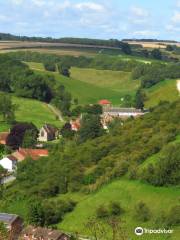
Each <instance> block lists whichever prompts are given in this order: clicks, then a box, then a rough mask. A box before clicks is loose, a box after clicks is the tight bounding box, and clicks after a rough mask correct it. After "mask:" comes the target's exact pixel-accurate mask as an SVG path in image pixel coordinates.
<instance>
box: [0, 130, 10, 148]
mask: <svg viewBox="0 0 180 240" xmlns="http://www.w3.org/2000/svg"><path fill="white" fill-rule="evenodd" d="M8 135H9V132H1V133H0V144H2V145H6V141H7V137H8Z"/></svg>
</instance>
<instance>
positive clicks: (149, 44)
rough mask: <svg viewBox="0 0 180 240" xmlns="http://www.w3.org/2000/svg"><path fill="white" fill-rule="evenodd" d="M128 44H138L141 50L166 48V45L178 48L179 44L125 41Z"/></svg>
mask: <svg viewBox="0 0 180 240" xmlns="http://www.w3.org/2000/svg"><path fill="white" fill-rule="evenodd" d="M127 42H128V43H129V44H138V45H139V44H140V45H142V46H143V48H162V49H164V48H166V46H167V45H176V46H178V47H180V43H173V42H172V43H171V42H158V41H157V42H143V41H127Z"/></svg>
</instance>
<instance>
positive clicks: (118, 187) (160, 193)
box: [58, 179, 180, 240]
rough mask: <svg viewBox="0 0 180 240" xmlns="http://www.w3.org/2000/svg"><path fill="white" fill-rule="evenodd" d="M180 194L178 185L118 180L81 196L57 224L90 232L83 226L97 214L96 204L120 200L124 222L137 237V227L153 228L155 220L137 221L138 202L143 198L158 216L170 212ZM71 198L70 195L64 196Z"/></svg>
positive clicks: (84, 232)
mask: <svg viewBox="0 0 180 240" xmlns="http://www.w3.org/2000/svg"><path fill="white" fill-rule="evenodd" d="M179 194H180V190H178V189H177V188H176V187H171V188H168V187H153V186H150V185H146V184H142V183H140V182H138V181H130V180H125V179H124V180H117V181H114V182H112V183H110V184H109V185H107V186H104V187H103V188H102V189H101V190H100V191H98V192H97V193H94V194H91V195H87V196H82V195H80V196H79V198H81V201H80V202H79V203H78V204H77V206H76V208H75V210H74V211H73V212H72V213H69V214H67V215H66V216H65V218H64V220H63V222H62V223H60V224H59V225H58V227H59V228H60V229H63V230H65V231H72V232H80V233H81V234H85V235H86V234H87V232H86V231H85V228H84V224H85V223H87V219H88V218H89V217H91V216H93V215H94V214H95V210H96V208H95V206H96V207H98V206H100V205H101V204H105V205H107V204H108V203H110V202H111V201H118V202H119V203H120V204H121V206H122V207H123V208H124V210H125V213H124V215H123V221H125V223H124V225H125V228H126V229H127V232H128V233H129V236H130V237H132V239H133V240H134V239H138V237H136V236H135V234H134V229H135V228H136V227H137V226H141V227H143V226H144V227H146V228H148V227H149V228H153V226H154V222H153V221H154V219H153V217H152V219H151V220H150V221H149V222H146V223H141V222H138V221H137V220H136V219H135V218H134V217H133V214H134V210H133V209H134V206H135V204H136V203H137V202H138V201H140V200H143V201H144V202H145V203H146V204H147V205H148V206H149V207H150V209H151V212H152V216H154V217H155V216H156V217H158V215H159V214H160V212H161V211H162V210H164V211H167V210H168V209H169V208H170V207H171V206H172V205H175V204H177V198H178V196H179ZM66 197H69V196H68V195H67V196H66V195H65V196H64V198H66ZM70 197H71V198H74V199H75V200H78V196H77V194H75V195H73V194H70ZM177 236H178V230H177V229H176V230H175V233H174V234H173V237H172V238H168V239H173V240H175V239H178V238H177ZM141 239H144V240H148V239H152V236H148V235H147V234H146V236H144V237H141ZM153 239H161V240H164V239H166V238H165V236H164V235H159V236H157V238H156V235H155V236H153Z"/></svg>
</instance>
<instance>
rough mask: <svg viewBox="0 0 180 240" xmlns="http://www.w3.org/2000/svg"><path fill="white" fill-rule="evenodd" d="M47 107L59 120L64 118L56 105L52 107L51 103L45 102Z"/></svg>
mask: <svg viewBox="0 0 180 240" xmlns="http://www.w3.org/2000/svg"><path fill="white" fill-rule="evenodd" d="M47 106H48V108H49V109H50V110H51V111H52V112H53V113H54V114H55V115H56V116H57V117H58V119H59V120H60V121H61V122H64V119H63V117H62V114H61V112H60V111H59V109H57V108H56V107H54V106H53V105H51V104H47Z"/></svg>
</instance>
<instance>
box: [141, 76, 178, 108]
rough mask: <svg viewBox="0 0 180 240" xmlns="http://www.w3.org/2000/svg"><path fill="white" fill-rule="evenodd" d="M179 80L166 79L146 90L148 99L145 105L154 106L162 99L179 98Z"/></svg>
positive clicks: (171, 99)
mask: <svg viewBox="0 0 180 240" xmlns="http://www.w3.org/2000/svg"><path fill="white" fill-rule="evenodd" d="M176 84H177V80H164V81H162V82H160V83H158V84H156V85H155V86H153V87H151V88H149V89H148V90H146V94H147V100H146V101H145V107H147V108H148V107H153V106H155V105H157V104H158V103H159V102H160V101H170V102H172V101H175V100H177V99H178V98H179V93H178V90H177V86H176Z"/></svg>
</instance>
